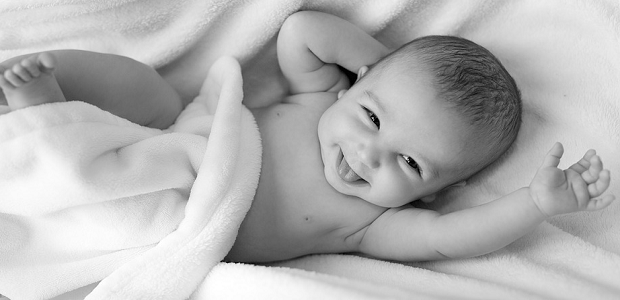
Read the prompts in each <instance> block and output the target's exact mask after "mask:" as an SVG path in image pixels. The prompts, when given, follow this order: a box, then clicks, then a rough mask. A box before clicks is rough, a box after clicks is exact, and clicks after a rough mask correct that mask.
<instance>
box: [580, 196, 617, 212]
mask: <svg viewBox="0 0 620 300" xmlns="http://www.w3.org/2000/svg"><path fill="white" fill-rule="evenodd" d="M614 200H616V197H615V196H614V195H605V197H603V198H599V199H592V200H590V201H589V202H588V205H587V206H586V210H589V211H594V210H601V209H603V208H605V207H607V206H609V204H611V203H612V202H614Z"/></svg>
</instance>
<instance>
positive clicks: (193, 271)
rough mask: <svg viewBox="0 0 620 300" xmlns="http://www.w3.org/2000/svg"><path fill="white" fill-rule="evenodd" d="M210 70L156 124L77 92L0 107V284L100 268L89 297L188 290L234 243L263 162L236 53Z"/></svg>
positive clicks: (35, 285) (19, 291) (92, 276)
mask: <svg viewBox="0 0 620 300" xmlns="http://www.w3.org/2000/svg"><path fill="white" fill-rule="evenodd" d="M209 76H210V77H209V78H208V80H207V81H206V84H205V93H201V94H200V96H199V97H196V99H195V100H194V101H193V102H192V103H191V104H190V105H189V106H188V107H187V108H186V109H185V110H184V111H183V113H182V114H181V115H180V116H179V118H178V119H177V122H176V123H175V125H174V126H173V127H172V128H171V129H169V130H167V131H165V132H163V131H160V130H155V129H149V128H145V127H141V126H139V125H136V124H133V123H130V122H129V121H126V120H124V119H121V118H119V117H116V116H114V115H112V114H110V113H108V112H105V111H102V110H100V109H99V108H97V107H94V106H92V105H89V104H86V103H83V102H78V101H75V102H66V103H52V104H45V105H40V106H34V107H29V108H26V109H21V110H17V111H14V112H10V113H7V114H4V115H0V157H2V159H0V170H2V172H1V173H0V199H1V201H0V237H1V238H0V270H2V272H1V273H0V290H1V291H2V293H3V294H5V295H6V296H8V297H10V298H12V299H49V298H51V297H54V296H57V295H60V294H63V293H66V292H69V291H72V290H75V289H78V288H81V287H83V286H87V285H90V284H92V283H96V282H99V281H101V280H103V281H101V283H99V284H98V286H97V288H96V289H95V291H94V292H92V293H91V295H90V296H89V299H144V298H146V299H175V298H179V299H181V298H187V297H189V296H190V294H191V293H192V292H193V291H194V290H195V289H196V287H197V285H198V284H199V283H200V282H202V281H203V279H204V277H205V276H206V274H207V273H208V272H209V270H210V269H211V268H212V267H213V266H214V265H215V264H216V263H218V262H220V261H221V260H222V259H223V258H224V256H225V255H226V254H227V253H228V251H229V250H230V248H231V247H232V244H233V242H234V240H235V237H236V236H237V231H238V229H239V225H240V224H241V221H242V220H243V218H244V217H245V214H246V212H247V211H248V209H249V207H250V204H251V201H252V199H253V197H254V193H255V190H256V186H257V184H258V177H259V170H260V162H261V145H260V137H259V133H258V128H257V127H256V124H255V122H254V118H253V117H252V114H251V113H250V112H249V111H248V110H247V109H245V108H243V106H242V105H241V101H242V99H243V96H242V95H243V94H242V80H241V69H240V67H239V65H238V63H237V62H236V61H235V60H234V59H232V58H222V59H221V60H219V61H217V62H216V64H215V65H214V66H213V68H212V71H211V73H210V75H209ZM207 90H209V93H207V92H206V91H207ZM218 95H219V98H217V99H214V98H212V97H211V96H213V97H215V96H218ZM216 106H217V110H216V113H215V115H213V113H210V112H212V111H213V109H214V108H215V107H216ZM207 140H208V143H207Z"/></svg>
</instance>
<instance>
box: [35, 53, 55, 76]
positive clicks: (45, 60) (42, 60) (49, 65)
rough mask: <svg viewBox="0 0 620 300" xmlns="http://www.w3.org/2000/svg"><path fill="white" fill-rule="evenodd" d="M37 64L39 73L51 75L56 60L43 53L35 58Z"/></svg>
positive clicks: (52, 56) (50, 55)
mask: <svg viewBox="0 0 620 300" xmlns="http://www.w3.org/2000/svg"><path fill="white" fill-rule="evenodd" d="M37 63H38V65H39V68H41V72H44V73H51V72H52V71H54V69H55V68H56V58H55V57H54V55H52V54H51V53H48V52H43V53H41V54H39V56H38V57H37Z"/></svg>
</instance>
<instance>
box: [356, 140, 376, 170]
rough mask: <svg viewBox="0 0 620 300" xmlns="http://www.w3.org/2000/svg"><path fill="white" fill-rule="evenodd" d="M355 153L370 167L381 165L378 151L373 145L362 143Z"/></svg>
mask: <svg viewBox="0 0 620 300" xmlns="http://www.w3.org/2000/svg"><path fill="white" fill-rule="evenodd" d="M357 155H358V156H359V159H360V161H361V162H362V163H363V164H365V165H366V166H367V167H368V168H370V169H375V168H378V167H379V166H380V165H381V159H380V158H381V156H380V151H379V149H378V147H376V146H375V145H372V144H367V145H364V146H363V147H361V148H360V149H359V151H358V152H357Z"/></svg>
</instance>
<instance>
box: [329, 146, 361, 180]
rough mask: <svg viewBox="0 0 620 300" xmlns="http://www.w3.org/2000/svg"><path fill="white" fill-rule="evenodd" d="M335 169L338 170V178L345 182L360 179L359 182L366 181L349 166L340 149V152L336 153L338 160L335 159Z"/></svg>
mask: <svg viewBox="0 0 620 300" xmlns="http://www.w3.org/2000/svg"><path fill="white" fill-rule="evenodd" d="M336 164H337V165H336V170H337V171H338V176H340V178H341V179H342V180H344V181H345V182H347V183H355V182H356V181H358V180H360V182H359V183H366V180H364V179H363V178H362V177H361V176H359V175H358V174H357V173H356V172H355V170H353V168H351V166H350V165H349V163H348V162H347V158H346V157H345V155H344V153H343V151H342V149H340V153H339V154H338V160H337V161H336Z"/></svg>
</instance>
